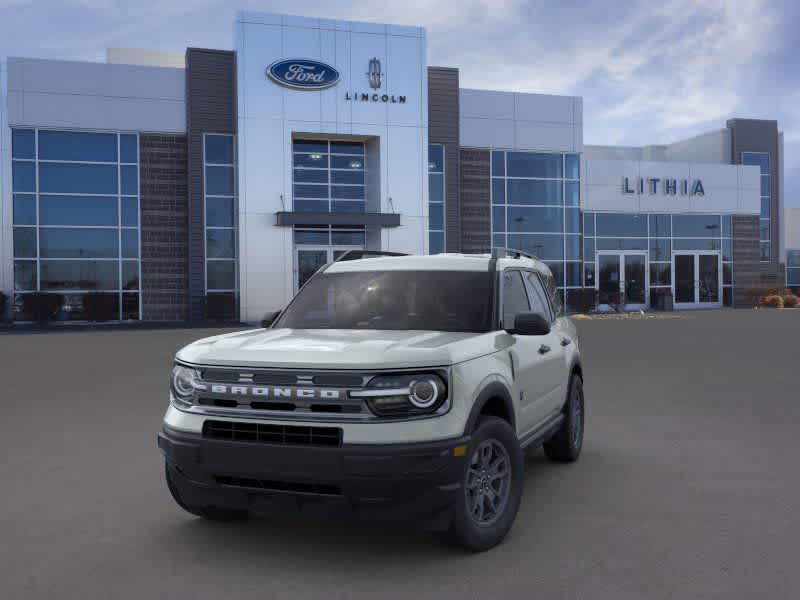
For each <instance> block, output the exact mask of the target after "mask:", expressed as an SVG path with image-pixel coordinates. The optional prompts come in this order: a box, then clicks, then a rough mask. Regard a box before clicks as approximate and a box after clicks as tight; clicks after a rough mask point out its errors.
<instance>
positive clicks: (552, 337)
mask: <svg viewBox="0 0 800 600" xmlns="http://www.w3.org/2000/svg"><path fill="white" fill-rule="evenodd" d="M523 279H524V280H525V287H526V289H527V291H528V296H529V297H530V299H531V310H532V311H533V312H537V313H539V314H541V315H542V316H543V317H544V318H545V319H547V320H548V321H549V322H550V327H551V329H550V333H549V334H547V335H546V336H542V338H543V342H542V343H543V344H545V345H547V347H548V348H549V351H548V352H546V353H544V354H543V355H542V356H541V361H540V363H539V365H538V370H537V372H536V377H537V379H538V380H539V382H540V385H541V386H542V387H543V388H544V390H543V397H542V418H545V417H547V416H548V415H550V414H551V413H554V412H556V411H557V410H559V409H560V408H561V406H562V404H563V403H564V399H565V398H566V395H565V394H566V388H565V385H566V376H567V371H566V369H567V365H566V362H567V361H566V354H565V351H566V349H567V345H568V344H569V343H570V342H571V339H570V341H569V342H566V343H564V342H565V340H567V339H569V336H568V334H567V333H566V332H565V331H563V327H561V326H560V321H562V320H563V319H561V318H560V316H559V313H557V312H556V311H557V310H558V311H560V305H559V306H558V307H554V306H553V305H552V302H550V299H549V294H548V293H547V291H545V285H544V282H543V281H542V277H541V275H540V274H539V273H536V272H534V271H525V272H524V273H523ZM544 338H546V339H544Z"/></svg>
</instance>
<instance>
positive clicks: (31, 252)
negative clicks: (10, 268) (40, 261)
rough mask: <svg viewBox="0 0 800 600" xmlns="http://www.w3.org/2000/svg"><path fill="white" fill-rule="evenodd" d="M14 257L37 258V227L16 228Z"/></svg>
mask: <svg viewBox="0 0 800 600" xmlns="http://www.w3.org/2000/svg"><path fill="white" fill-rule="evenodd" d="M14 256H15V257H17V258H36V228H35V227H14Z"/></svg>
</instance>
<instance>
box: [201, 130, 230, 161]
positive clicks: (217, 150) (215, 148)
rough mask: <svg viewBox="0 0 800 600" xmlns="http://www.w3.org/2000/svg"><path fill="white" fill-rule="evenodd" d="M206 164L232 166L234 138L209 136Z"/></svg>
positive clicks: (207, 138) (207, 139)
mask: <svg viewBox="0 0 800 600" xmlns="http://www.w3.org/2000/svg"><path fill="white" fill-rule="evenodd" d="M206 162H207V163H212V164H218V165H232V164H233V136H230V135H207V136H206Z"/></svg>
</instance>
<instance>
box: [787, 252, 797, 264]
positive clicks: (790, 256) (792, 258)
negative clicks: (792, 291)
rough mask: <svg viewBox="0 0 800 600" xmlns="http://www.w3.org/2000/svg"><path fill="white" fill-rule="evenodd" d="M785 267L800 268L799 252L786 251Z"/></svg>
mask: <svg viewBox="0 0 800 600" xmlns="http://www.w3.org/2000/svg"><path fill="white" fill-rule="evenodd" d="M786 266H787V267H800V250H787V251H786Z"/></svg>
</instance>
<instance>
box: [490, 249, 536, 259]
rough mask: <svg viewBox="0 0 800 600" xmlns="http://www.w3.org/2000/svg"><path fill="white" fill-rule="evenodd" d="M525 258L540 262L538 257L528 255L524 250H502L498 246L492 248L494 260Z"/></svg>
mask: <svg viewBox="0 0 800 600" xmlns="http://www.w3.org/2000/svg"><path fill="white" fill-rule="evenodd" d="M523 256H524V257H525V258H530V259H532V260H538V257H537V256H535V255H533V254H528V253H527V252H523V251H522V250H515V249H514V248H502V247H497V246H495V247H493V248H492V258H521V257H523Z"/></svg>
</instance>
